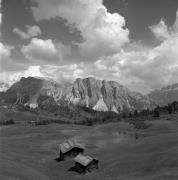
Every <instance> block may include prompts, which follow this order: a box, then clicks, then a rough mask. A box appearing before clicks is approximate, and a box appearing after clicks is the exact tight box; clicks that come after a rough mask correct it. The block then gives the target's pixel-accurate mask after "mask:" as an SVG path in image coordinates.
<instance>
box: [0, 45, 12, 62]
mask: <svg viewBox="0 0 178 180" xmlns="http://www.w3.org/2000/svg"><path fill="white" fill-rule="evenodd" d="M10 54H11V47H9V46H6V45H4V44H3V43H1V42H0V60H2V59H3V58H5V57H9V56H10Z"/></svg>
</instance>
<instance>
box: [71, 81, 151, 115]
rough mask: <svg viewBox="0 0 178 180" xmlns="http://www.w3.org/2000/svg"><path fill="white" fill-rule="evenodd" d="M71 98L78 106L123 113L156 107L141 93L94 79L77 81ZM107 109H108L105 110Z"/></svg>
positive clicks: (112, 82)
mask: <svg viewBox="0 0 178 180" xmlns="http://www.w3.org/2000/svg"><path fill="white" fill-rule="evenodd" d="M70 98H71V99H72V101H71V102H73V100H75V103H76V104H79V105H82V106H88V107H90V108H93V107H95V106H96V105H97V106H98V101H99V100H100V101H99V104H102V105H101V106H104V105H103V103H101V99H102V98H103V102H104V103H105V104H106V106H107V108H108V110H114V111H118V112H121V111H123V110H133V109H138V110H142V109H147V108H152V107H153V106H154V102H153V101H152V100H150V99H149V98H148V97H147V96H143V95H142V94H140V93H136V92H131V91H130V90H129V89H128V88H126V87H124V86H122V85H120V84H119V83H117V82H114V81H105V80H103V81H102V80H96V79H94V78H85V79H80V78H78V79H76V81H75V82H74V84H73V87H72V92H71V93H70ZM104 109H106V108H104Z"/></svg>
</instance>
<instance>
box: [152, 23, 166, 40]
mask: <svg viewBox="0 0 178 180" xmlns="http://www.w3.org/2000/svg"><path fill="white" fill-rule="evenodd" d="M150 29H151V31H152V32H153V34H154V35H155V36H156V37H157V38H158V39H161V40H164V39H167V38H168V37H169V30H168V26H167V25H166V24H165V22H164V21H163V20H161V21H160V22H159V24H157V25H153V26H150Z"/></svg>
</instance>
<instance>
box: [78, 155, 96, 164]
mask: <svg viewBox="0 0 178 180" xmlns="http://www.w3.org/2000/svg"><path fill="white" fill-rule="evenodd" d="M74 161H75V162H78V163H80V164H81V165H83V166H87V165H88V164H89V163H90V162H92V161H93V158H92V157H90V156H84V155H82V154H78V155H77V156H76V157H75V158H74Z"/></svg>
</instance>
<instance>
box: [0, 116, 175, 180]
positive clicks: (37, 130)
mask: <svg viewBox="0 0 178 180" xmlns="http://www.w3.org/2000/svg"><path fill="white" fill-rule="evenodd" d="M23 118H24V117H23ZM151 123H152V126H151V127H150V128H148V129H146V130H135V129H134V128H133V127H132V126H131V125H129V124H127V123H124V122H118V123H109V124H103V125H96V126H80V125H64V124H50V125H42V126H30V125H26V124H15V125H9V126H1V127H0V128H1V129H0V179H2V180H19V179H20V180H21V179H24V180H49V179H50V180H59V179H60V180H75V179H81V180H85V179H86V180H88V179H91V180H95V179H96V180H100V179H102V180H177V179H178V119H177V117H176V116H174V117H171V118H169V120H167V117H165V118H163V119H162V120H153V121H151ZM135 133H138V135H139V138H138V139H135ZM68 138H75V139H76V140H77V141H78V142H80V143H81V144H83V145H84V146H85V153H86V154H89V155H91V156H93V157H96V158H98V159H99V170H97V171H94V172H92V173H88V174H85V175H80V174H76V173H75V172H69V171H67V170H68V169H70V168H71V167H72V166H74V162H73V160H67V161H64V162H57V161H56V160H55V158H57V156H58V151H57V145H58V144H59V143H60V142H62V141H64V140H66V139H68Z"/></svg>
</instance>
